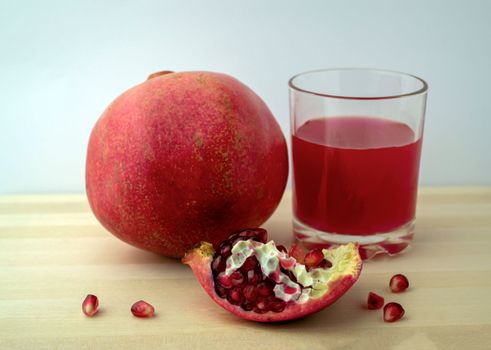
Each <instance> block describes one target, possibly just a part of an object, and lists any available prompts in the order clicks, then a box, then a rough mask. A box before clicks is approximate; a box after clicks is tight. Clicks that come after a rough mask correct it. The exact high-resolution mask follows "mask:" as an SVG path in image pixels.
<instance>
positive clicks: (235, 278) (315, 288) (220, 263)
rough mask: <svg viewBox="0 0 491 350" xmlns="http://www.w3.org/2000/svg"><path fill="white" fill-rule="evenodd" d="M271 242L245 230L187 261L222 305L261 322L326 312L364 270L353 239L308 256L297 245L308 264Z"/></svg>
mask: <svg viewBox="0 0 491 350" xmlns="http://www.w3.org/2000/svg"><path fill="white" fill-rule="evenodd" d="M266 241H267V238H266V231H265V230H263V229H247V230H243V231H240V232H237V233H235V234H233V235H232V236H230V238H229V239H227V240H225V241H223V242H222V243H221V244H220V245H219V247H218V249H217V250H216V251H215V249H214V248H213V246H212V245H211V244H210V243H208V242H201V244H200V245H199V246H197V247H195V248H194V249H192V250H190V251H189V252H187V253H186V255H185V256H184V258H183V262H184V263H185V264H188V265H189V266H190V267H191V268H192V270H193V272H194V274H195V275H196V277H197V279H198V281H199V283H200V284H201V285H202V286H203V288H204V289H205V291H206V292H207V293H208V294H209V295H210V296H211V298H212V299H213V300H214V301H215V302H216V303H217V304H218V305H220V306H221V307H223V308H224V309H226V310H228V311H230V312H232V313H233V314H235V315H238V316H240V317H243V318H245V319H248V320H252V321H258V322H277V321H285V320H292V319H297V318H300V317H303V316H306V315H309V314H312V313H314V312H317V311H320V310H322V309H323V308H325V307H327V306H328V305H330V304H332V303H333V302H335V301H336V300H337V299H338V298H339V297H340V296H341V295H343V294H344V293H345V292H346V291H347V290H348V289H349V288H350V287H351V286H352V285H353V284H354V283H355V282H356V280H357V279H358V276H359V274H360V272H361V268H362V260H361V258H360V255H359V253H358V246H357V245H355V244H353V243H349V244H346V245H341V246H338V247H336V248H330V249H324V250H322V251H321V250H315V251H311V252H309V253H307V254H306V255H305V253H303V254H300V248H299V247H298V246H295V248H294V252H295V253H296V255H297V256H301V255H304V256H305V260H306V261H308V262H309V263H310V266H306V265H304V264H302V263H301V262H299V261H298V260H297V259H296V258H295V257H293V256H290V255H289V254H288V253H286V252H284V251H282V250H279V249H278V248H277V246H276V245H275V243H274V242H273V241H270V242H266ZM319 253H321V254H322V258H319ZM326 261H329V264H326V263H324V262H326ZM314 262H315V265H314Z"/></svg>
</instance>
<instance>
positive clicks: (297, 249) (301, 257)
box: [288, 244, 305, 264]
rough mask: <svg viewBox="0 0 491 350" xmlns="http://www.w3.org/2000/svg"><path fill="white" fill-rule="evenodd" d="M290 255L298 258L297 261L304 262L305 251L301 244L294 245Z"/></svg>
mask: <svg viewBox="0 0 491 350" xmlns="http://www.w3.org/2000/svg"><path fill="white" fill-rule="evenodd" d="M288 255H290V256H291V257H293V258H295V260H297V262H299V263H300V264H303V263H304V258H305V252H304V251H303V249H302V248H301V247H300V246H299V245H297V244H294V245H292V247H291V248H290V252H289V253H288Z"/></svg>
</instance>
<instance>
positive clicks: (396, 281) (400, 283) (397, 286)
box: [389, 274, 409, 293]
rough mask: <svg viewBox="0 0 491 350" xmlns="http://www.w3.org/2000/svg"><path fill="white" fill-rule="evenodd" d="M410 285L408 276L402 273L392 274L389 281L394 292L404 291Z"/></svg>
mask: <svg viewBox="0 0 491 350" xmlns="http://www.w3.org/2000/svg"><path fill="white" fill-rule="evenodd" d="M408 287H409V281H408V280H407V277H406V276H404V275H401V274H397V275H394V276H392V278H391V279H390V282H389V288H390V290H391V291H392V293H400V292H404V291H405V290H406V289H407V288H408Z"/></svg>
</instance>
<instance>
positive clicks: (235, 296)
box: [227, 288, 242, 305]
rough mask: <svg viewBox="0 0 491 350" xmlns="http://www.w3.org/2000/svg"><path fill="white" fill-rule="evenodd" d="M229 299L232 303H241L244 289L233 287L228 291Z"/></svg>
mask: <svg viewBox="0 0 491 350" xmlns="http://www.w3.org/2000/svg"><path fill="white" fill-rule="evenodd" d="M227 300H228V301H229V302H230V304H233V305H240V304H241V303H242V291H241V290H240V288H234V289H231V290H230V291H229V292H228V295H227Z"/></svg>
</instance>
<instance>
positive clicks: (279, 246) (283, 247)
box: [276, 244, 288, 253]
mask: <svg viewBox="0 0 491 350" xmlns="http://www.w3.org/2000/svg"><path fill="white" fill-rule="evenodd" d="M276 249H278V250H279V251H280V252H283V253H288V250H286V248H285V246H284V245H281V244H280V245H277V246H276Z"/></svg>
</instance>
